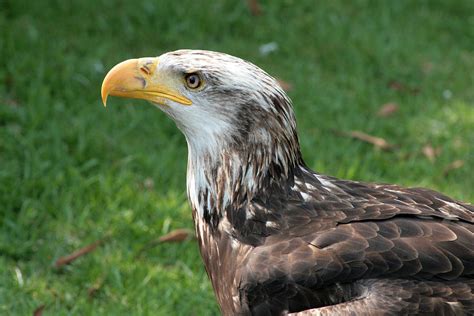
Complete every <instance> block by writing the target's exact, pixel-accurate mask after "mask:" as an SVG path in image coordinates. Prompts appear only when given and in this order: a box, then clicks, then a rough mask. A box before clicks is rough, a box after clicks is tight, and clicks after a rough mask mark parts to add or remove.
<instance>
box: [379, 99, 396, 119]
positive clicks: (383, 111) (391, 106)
mask: <svg viewBox="0 0 474 316" xmlns="http://www.w3.org/2000/svg"><path fill="white" fill-rule="evenodd" d="M397 111H398V104H396V103H394V102H389V103H385V104H384V105H382V106H381V107H380V109H379V111H378V112H377V116H380V117H389V116H391V115H392V114H394V113H396V112H397Z"/></svg>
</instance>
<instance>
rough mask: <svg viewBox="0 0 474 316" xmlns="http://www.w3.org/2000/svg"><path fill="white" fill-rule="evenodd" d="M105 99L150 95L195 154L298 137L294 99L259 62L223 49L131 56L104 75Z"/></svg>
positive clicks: (290, 139)
mask: <svg viewBox="0 0 474 316" xmlns="http://www.w3.org/2000/svg"><path fill="white" fill-rule="evenodd" d="M101 92H102V100H103V102H104V105H105V104H106V101H107V97H108V96H109V95H111V96H119V97H127V98H137V99H145V100H147V101H150V102H151V103H153V104H154V105H156V106H157V107H158V108H160V109H161V110H162V111H163V112H165V113H166V114H167V115H169V116H170V117H171V118H172V119H173V120H174V121H175V122H176V125H177V126H178V128H179V129H180V130H181V131H182V132H183V133H184V135H185V136H186V139H187V141H188V144H189V148H190V150H191V151H192V152H193V153H196V154H205V153H209V154H213V155H216V154H218V153H219V152H221V151H222V150H225V149H226V148H229V147H233V148H235V149H237V150H240V151H245V150H246V148H247V147H249V146H250V147H252V146H257V147H261V146H263V145H265V146H268V145H269V144H272V142H279V143H281V142H285V143H286V142H295V141H296V142H297V140H296V131H295V130H296V123H295V118H294V114H293V110H292V108H291V102H290V100H289V98H288V97H287V96H286V94H285V93H284V92H283V90H282V89H281V88H280V86H279V84H278V83H277V81H276V80H275V79H274V78H272V77H271V76H270V75H268V74H267V73H266V72H264V71H263V70H261V69H260V68H258V67H257V66H255V65H253V64H251V63H249V62H247V61H244V60H242V59H240V58H237V57H233V56H230V55H227V54H223V53H216V52H210V51H201V50H178V51H174V52H169V53H165V54H163V55H161V56H159V57H150V58H138V59H130V60H127V61H124V62H122V63H120V64H118V65H116V66H115V67H114V68H113V69H112V70H110V72H109V73H108V74H107V76H106V77H105V79H104V82H103V85H102V91H101Z"/></svg>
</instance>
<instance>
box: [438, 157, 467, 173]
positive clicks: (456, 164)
mask: <svg viewBox="0 0 474 316" xmlns="http://www.w3.org/2000/svg"><path fill="white" fill-rule="evenodd" d="M462 166H464V160H460V159H458V160H454V161H453V162H451V163H450V164H449V165H447V166H446V167H445V168H444V170H443V175H444V176H446V175H448V173H450V172H451V171H453V170H456V169H459V168H461V167H462Z"/></svg>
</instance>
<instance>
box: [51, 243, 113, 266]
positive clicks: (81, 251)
mask: <svg viewBox="0 0 474 316" xmlns="http://www.w3.org/2000/svg"><path fill="white" fill-rule="evenodd" d="M104 241H105V239H101V240H97V241H95V242H93V243H92V244H90V245H87V246H85V247H83V248H81V249H79V250H76V251H74V252H73V253H72V254H70V255H67V256H64V257H61V258H59V259H58V260H56V262H55V264H54V266H55V267H56V268H60V267H62V266H64V265H68V264H70V263H72V262H73V261H75V260H76V259H77V258H80V257H82V256H84V255H86V254H88V253H90V252H92V251H94V250H95V249H96V248H97V247H98V246H99V245H101V244H102V243H103V242H104Z"/></svg>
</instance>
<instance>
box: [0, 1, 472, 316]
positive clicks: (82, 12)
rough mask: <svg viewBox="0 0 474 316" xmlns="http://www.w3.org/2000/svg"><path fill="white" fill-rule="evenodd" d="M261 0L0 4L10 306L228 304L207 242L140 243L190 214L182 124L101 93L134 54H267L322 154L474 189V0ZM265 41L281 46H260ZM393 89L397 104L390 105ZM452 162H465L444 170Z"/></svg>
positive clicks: (3, 245)
mask: <svg viewBox="0 0 474 316" xmlns="http://www.w3.org/2000/svg"><path fill="white" fill-rule="evenodd" d="M261 6H262V9H263V15H261V16H258V17H254V16H252V15H250V14H249V11H248V8H247V7H246V1H238V2H235V1H225V2H222V1H208V2H199V1H198V2H196V1H179V2H164V1H160V2H159V1H151V0H144V1H140V2H138V3H135V2H130V1H112V0H98V1H48V3H46V2H44V1H37V2H32V1H22V0H20V1H7V2H0V34H1V38H0V225H1V229H0V267H1V268H0V314H14V315H27V314H30V315H31V313H32V312H33V310H34V309H36V308H38V307H39V306H41V305H46V307H45V314H47V315H70V314H74V315H120V314H127V315H129V314H134V315H143V314H150V315H157V314H158V315H170V314H171V315H175V314H178V315H210V314H217V313H218V308H217V305H216V302H215V298H214V295H213V293H212V289H211V286H210V283H209V282H208V280H207V276H206V274H205V271H204V267H203V265H202V262H201V259H200V256H199V253H198V249H197V245H196V243H195V242H194V241H192V240H191V241H186V242H183V243H178V244H162V245H158V246H156V247H153V248H149V249H147V251H145V252H142V251H141V250H142V249H143V247H144V246H145V245H147V244H148V243H149V242H150V241H153V240H155V239H156V238H157V237H159V236H161V235H163V234H165V233H167V232H169V231H171V230H173V229H176V228H183V227H185V228H191V229H192V227H193V226H192V219H191V212H190V210H189V207H188V204H187V201H186V196H185V168H186V154H187V153H186V144H185V141H184V138H183V137H182V136H181V135H180V133H179V131H178V130H177V129H176V127H175V126H174V124H173V123H172V122H171V121H170V120H169V119H167V118H166V117H165V115H164V114H162V113H160V112H159V111H157V110H156V109H155V108H153V107H151V106H148V105H146V103H145V102H141V101H129V100H118V99H111V100H110V102H109V106H108V107H107V108H106V109H104V107H103V106H102V105H101V103H100V97H99V87H100V84H101V80H102V78H103V76H104V75H105V73H106V71H107V70H108V69H109V68H110V67H111V66H113V65H114V64H116V63H117V62H119V61H121V60H123V59H127V58H131V57H139V56H153V55H159V54H161V53H163V52H165V51H169V50H174V49H178V48H205V49H211V50H218V51H223V52H227V53H231V54H234V55H238V56H240V57H242V58H244V59H248V60H250V61H253V62H254V63H256V64H258V65H260V66H261V67H262V68H264V69H265V70H267V71H268V72H269V73H271V74H273V75H275V76H277V77H279V78H282V79H284V80H285V81H288V82H290V83H291V84H292V86H293V89H292V90H291V91H290V92H289V94H290V96H291V98H292V99H293V101H294V103H295V111H296V115H297V119H298V123H299V125H298V129H299V132H300V141H301V144H302V150H303V154H304V156H305V158H306V161H307V163H308V164H309V165H310V166H311V167H313V168H315V169H317V170H319V171H320V172H323V173H327V174H331V175H335V176H339V177H344V178H351V179H357V180H364V181H377V182H390V183H399V184H402V185H407V186H425V187H430V188H433V189H437V190H441V191H442V192H444V193H446V194H448V195H452V196H453V197H455V198H459V199H464V200H467V201H474V190H473V188H474V174H473V173H472V170H473V168H474V150H473V144H474V129H473V126H474V88H473V87H474V42H473V41H472V39H473V38H474V3H473V2H472V1H469V0H466V1H456V2H446V1H390V2H389V1H364V0H359V1H352V2H347V1H327V2H317V3H315V2H314V1H281V2H277V1H261ZM269 42H275V43H276V44H277V46H278V49H277V50H276V51H275V52H273V53H270V54H269V55H267V56H263V55H260V53H259V47H260V45H262V44H265V43H269ZM393 81H396V82H399V83H401V84H402V85H404V86H406V87H409V88H408V89H405V90H404V89H401V90H397V89H392V88H390V87H389V85H390V82H393ZM413 89H414V90H413ZM414 91H416V92H414ZM387 102H394V103H397V104H398V105H399V111H398V112H397V113H395V114H394V115H392V116H391V117H389V118H379V117H378V116H377V115H376V113H377V111H378V109H379V108H380V106H381V105H382V104H385V103H387ZM132 104H133V105H132ZM334 129H335V130H361V131H365V132H366V133H370V134H373V135H376V136H379V137H383V138H385V139H387V140H388V141H389V142H391V143H393V144H396V145H397V146H398V149H397V150H396V151H394V152H383V151H378V150H375V149H374V148H373V147H372V146H371V145H369V144H365V143H361V142H358V141H355V140H352V139H349V138H344V137H340V136H338V135H336V134H335V133H334V132H333V130H334ZM427 144H430V145H432V146H434V147H436V148H438V147H439V148H441V152H440V154H439V156H438V157H437V158H436V160H435V161H434V162H430V161H429V160H428V159H427V158H426V157H424V156H423V154H422V153H421V149H422V148H423V146H425V145H427ZM454 160H462V161H463V162H464V165H463V167H462V168H459V169H456V170H452V171H451V172H449V173H448V174H445V172H444V170H445V168H446V166H447V165H449V164H450V163H451V162H452V161H454ZM105 237H108V239H107V242H105V243H104V244H103V245H102V246H100V247H99V248H98V249H97V250H95V251H94V252H92V253H90V254H88V255H86V256H84V257H82V258H80V259H78V260H77V261H75V262H74V263H73V264H71V265H69V266H66V267H63V268H61V269H56V268H54V262H55V260H56V259H57V258H59V257H61V256H64V255H66V254H69V253H71V252H73V251H74V250H76V249H78V248H81V247H83V246H85V245H87V244H90V243H92V242H94V241H96V240H100V239H103V238H105Z"/></svg>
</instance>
